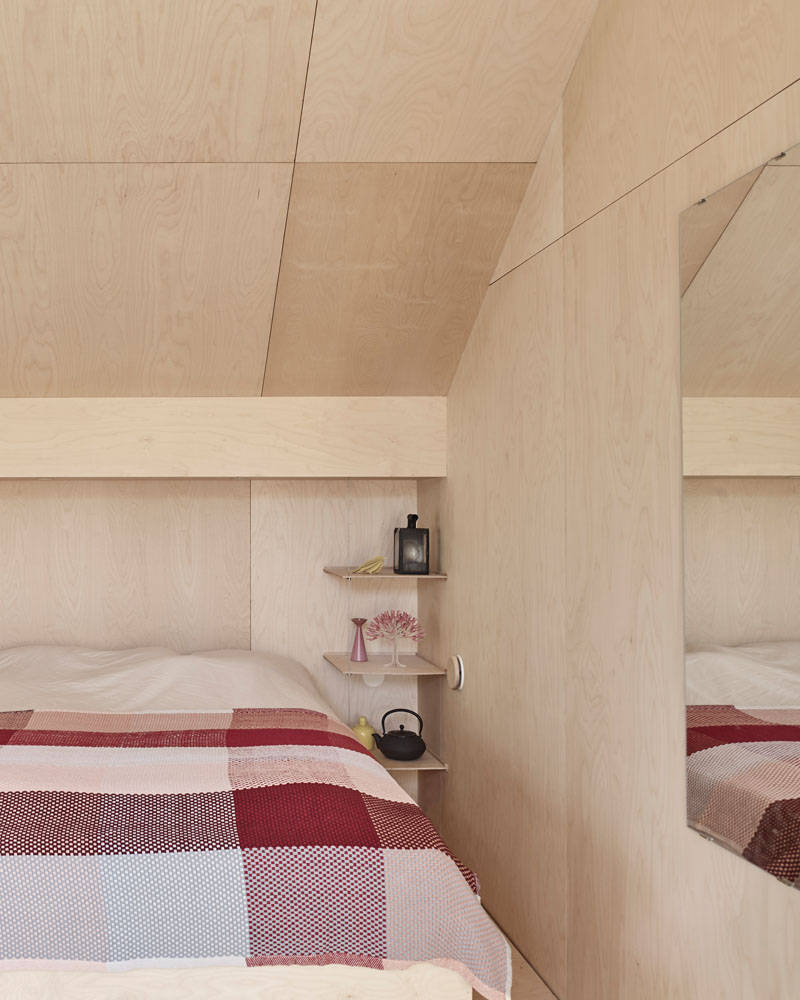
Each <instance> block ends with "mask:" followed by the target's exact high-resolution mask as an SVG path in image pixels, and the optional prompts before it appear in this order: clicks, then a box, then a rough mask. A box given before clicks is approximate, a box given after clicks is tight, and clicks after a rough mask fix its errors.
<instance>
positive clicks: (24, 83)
mask: <svg viewBox="0 0 800 1000" xmlns="http://www.w3.org/2000/svg"><path fill="white" fill-rule="evenodd" d="M313 15H314V2H313V0H239V2H237V3H231V2H230V0H170V2H169V3H163V2H160V0H5V2H4V3H3V5H2V9H0V97H1V98H2V100H0V109H2V110H0V161H2V162H20V163H22V162H27V163H30V162H61V163H64V162H92V161H101V162H119V161H131V160H138V161H144V162H166V161H270V160H272V161H291V160H292V159H293V158H294V149H295V144H296V141H297V129H298V125H299V119H300V103H301V98H302V93H303V82H304V79H305V71H306V61H307V57H308V50H309V43H310V39H311V25H312V21H313Z"/></svg>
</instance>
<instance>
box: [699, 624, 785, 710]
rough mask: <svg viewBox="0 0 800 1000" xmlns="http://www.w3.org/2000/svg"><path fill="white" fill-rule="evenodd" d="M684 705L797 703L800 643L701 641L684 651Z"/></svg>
mask: <svg viewBox="0 0 800 1000" xmlns="http://www.w3.org/2000/svg"><path fill="white" fill-rule="evenodd" d="M686 704H687V705H739V706H741V707H742V708H783V707H787V706H792V707H793V706H800V642H798V641H796V640H788V641H785V642H760V643H752V644H749V645H746V646H713V645H704V646H697V647H694V648H692V649H689V650H687V652H686Z"/></svg>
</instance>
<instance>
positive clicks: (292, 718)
mask: <svg viewBox="0 0 800 1000" xmlns="http://www.w3.org/2000/svg"><path fill="white" fill-rule="evenodd" d="M477 891H478V883H477V880H476V878H475V876H474V875H473V873H472V872H471V871H469V869H467V868H465V867H464V866H463V865H461V864H460V863H459V862H458V861H457V860H456V859H455V858H454V857H453V855H452V854H451V853H450V852H449V851H448V849H447V848H446V847H445V845H444V844H443V843H442V841H441V840H440V838H439V836H438V835H437V833H436V831H435V830H434V828H433V827H432V825H431V824H430V823H429V822H428V820H427V819H426V818H425V816H424V815H423V814H422V812H421V811H420V810H419V809H418V808H417V806H416V805H415V804H414V803H413V801H412V800H411V799H410V798H409V797H408V796H407V795H406V794H405V792H403V791H402V789H401V788H400V787H399V786H398V785H397V784H396V782H394V781H393V780H392V779H391V778H390V777H389V776H388V775H387V773H386V771H385V770H384V769H383V768H382V767H381V765H380V764H379V763H378V762H377V761H376V760H374V759H373V758H372V756H371V755H370V754H369V753H368V752H367V751H366V750H365V749H364V748H363V747H362V746H361V744H360V743H358V741H357V740H356V739H355V738H354V737H353V735H352V733H351V732H350V730H348V729H347V728H346V727H345V726H343V725H342V724H341V723H339V722H336V721H335V720H333V719H331V718H329V717H328V716H326V715H322V714H320V713H318V712H311V711H303V710H277V709H234V710H232V711H220V712H189V713H175V712H159V713H135V714H116V713H108V714H105V713H103V714H85V713H72V712H43V711H24V712H6V713H0V900H2V913H1V914H0V968H4V969H45V968H48V969H52V968H70V969H96V968H98V967H100V968H105V969H120V970H124V969H131V968H136V967H141V966H148V967H154V966H156V967H160V966H163V967H184V966H193V965H240V966H242V965H249V966H256V965H290V964H291V965H295V964H318V965H325V964H329V963H339V964H347V965H357V966H366V967H371V968H375V969H398V968H404V967H406V966H408V965H412V964H414V963H415V962H421V961H427V962H434V963H436V964H438V965H442V966H445V967H448V968H452V969H454V970H456V971H457V972H459V973H461V974H462V975H463V976H465V978H467V979H468V980H469V981H470V982H471V983H472V984H473V986H474V987H475V988H476V989H477V990H478V991H479V992H480V993H482V994H483V995H484V996H485V997H488V998H489V1000H501V998H504V997H506V996H507V994H508V990H509V986H510V973H509V959H508V950H507V946H506V943H505V941H504V939H503V937H502V935H500V934H499V932H498V931H497V930H496V928H495V927H494V925H493V924H492V922H491V920H490V919H489V918H488V917H487V915H486V914H485V912H484V911H483V909H482V908H481V906H480V901H479V900H478V898H477V895H476V893H477Z"/></svg>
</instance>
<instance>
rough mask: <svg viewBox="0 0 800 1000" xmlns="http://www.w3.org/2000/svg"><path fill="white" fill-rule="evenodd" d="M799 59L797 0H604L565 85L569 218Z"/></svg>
mask: <svg viewBox="0 0 800 1000" xmlns="http://www.w3.org/2000/svg"><path fill="white" fill-rule="evenodd" d="M798 65H800V5H798V4H797V3H795V2H794V0H776V2H774V3H770V4H767V5H764V6H758V5H754V4H753V3H752V2H751V0H710V2H707V3H703V4H697V3H696V2H695V0H672V2H669V3H667V2H663V0H640V2H631V0H600V4H599V6H598V9H597V14H596V16H595V18H594V20H593V22H592V26H591V28H590V29H589V32H588V34H587V36H586V42H585V44H584V46H583V49H582V50H581V53H580V56H579V57H578V60H577V62H576V64H575V70H574V72H573V74H572V76H571V78H570V81H569V84H568V86H567V88H566V92H565V95H564V197H565V209H564V214H565V223H566V227H567V229H571V228H573V227H574V226H576V225H577V224H578V223H580V222H581V221H582V220H584V219H586V218H588V217H589V216H590V215H591V214H592V213H594V212H597V211H598V210H599V209H601V208H603V207H604V206H605V205H608V204H610V203H611V202H612V201H613V200H614V199H615V198H618V197H619V196H620V195H622V194H624V193H625V192H626V191H630V190H631V189H632V188H633V187H634V186H635V185H636V184H640V183H641V182H642V181H643V180H645V179H646V178H647V177H650V176H652V175H653V174H655V173H656V171H658V170H661V169H662V168H663V167H665V166H666V165H667V164H668V163H672V162H673V161H675V160H676V159H677V158H678V157H680V156H682V155H683V154H685V153H686V152H688V151H689V150H690V149H692V148H693V147H694V146H697V145H698V144H699V143H702V142H704V141H705V140H706V139H708V137H709V136H711V135H713V134H714V133H715V132H717V131H718V130H719V129H721V128H724V127H725V126H726V125H729V124H730V123H731V122H733V121H735V120H736V119H737V118H739V117H740V116H741V115H743V114H745V113H746V112H747V111H750V110H752V109H753V108H755V107H757V105H759V104H760V103H761V102H762V101H765V100H767V98H769V97H771V96H772V95H773V94H776V93H777V92H778V91H779V90H780V89H781V88H782V87H786V86H787V85H789V84H790V83H792V82H793V81H794V80H796V79H797V76H798ZM794 141H795V142H796V141H797V139H796V138H795V139H794ZM784 148H785V147H784ZM779 151H780V147H778V148H776V149H773V150H770V151H769V152H768V153H767V154H766V155H765V156H764V157H763V160H767V159H769V157H770V156H774V155H775V154H776V153H777V152H779ZM735 176H737V175H736V174H733V175H732V177H735ZM708 193H709V191H705V192H701V194H708ZM698 197H699V196H698Z"/></svg>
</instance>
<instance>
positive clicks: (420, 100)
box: [0, 0, 596, 396]
mask: <svg viewBox="0 0 800 1000" xmlns="http://www.w3.org/2000/svg"><path fill="white" fill-rule="evenodd" d="M595 5H596V0H569V2H566V3H565V2H564V0H170V2H169V3H164V2H163V0H4V2H3V3H2V5H0V323H2V327H1V328H0V395H5V396H115V395H116V396H128V395H131V396H137V395H141V396H147V395H260V394H261V393H262V391H263V392H265V393H267V394H273V395H274V394H279V395H291V394H295V395H320V394H331V395H345V394H361V395H372V394H376V395H380V394H391V395H398V394H399V395H403V394H406V395H419V394H426V393H430V394H441V393H444V392H446V391H447V388H448V387H449V384H450V379H451V377H452V374H453V372H454V370H455V367H456V365H457V363H458V359H459V357H460V354H461V350H462V348H463V346H464V343H465V341H466V339H467V337H468V335H469V332H470V329H471V326H472V322H473V320H474V317H475V315H476V314H477V310H478V307H479V305H480V302H481V300H482V298H483V295H484V293H485V291H486V288H487V287H488V283H489V280H490V278H491V275H492V273H493V271H494V268H495V266H496V264H497V260H498V257H499V254H500V250H501V248H502V245H503V242H504V240H505V237H506V235H507V233H508V230H509V228H510V226H511V223H512V221H513V218H514V214H515V211H516V209H517V207H518V205H519V203H520V201H521V199H522V196H523V193H524V189H525V186H526V183H527V180H528V178H529V177H530V173H531V170H532V165H533V162H534V161H535V159H536V158H537V157H538V155H539V152H540V150H541V147H542V144H543V142H544V138H545V134H546V131H547V128H548V126H549V124H550V122H551V120H552V118H553V115H554V113H555V110H556V108H557V106H558V103H559V101H560V98H561V94H562V92H563V89H564V86H565V83H566V80H567V77H568V75H569V72H570V70H571V68H572V65H573V62H574V60H575V58H576V55H577V52H578V49H579V46H580V44H581V41H582V39H583V36H584V34H585V31H586V29H587V28H588V23H589V20H590V18H591V15H592V13H593V11H594V8H595ZM305 161H314V162H305ZM273 317H274V323H273ZM271 335H272V339H270V337H271Z"/></svg>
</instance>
